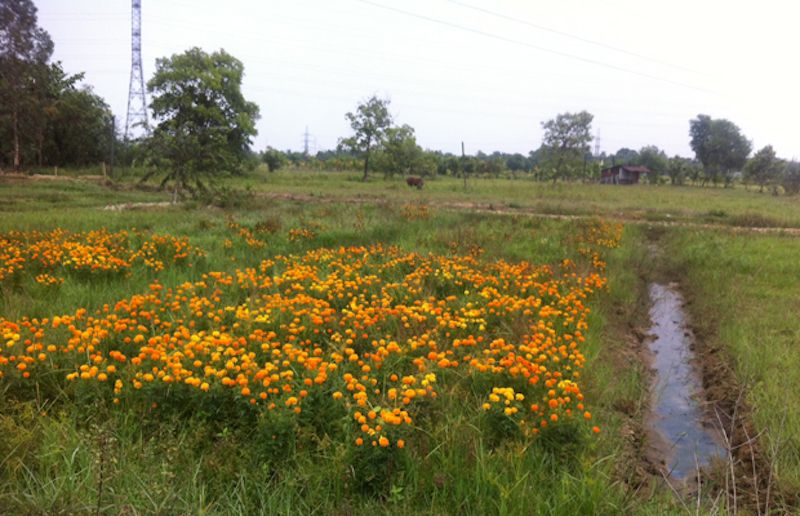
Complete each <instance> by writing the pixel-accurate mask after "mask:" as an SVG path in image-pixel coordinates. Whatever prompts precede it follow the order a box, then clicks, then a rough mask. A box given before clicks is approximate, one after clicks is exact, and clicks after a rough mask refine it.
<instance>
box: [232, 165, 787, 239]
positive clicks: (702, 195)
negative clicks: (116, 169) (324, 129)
mask: <svg viewBox="0 0 800 516" xmlns="http://www.w3.org/2000/svg"><path fill="white" fill-rule="evenodd" d="M238 181H239V183H240V184H241V185H242V186H247V187H249V188H251V189H252V191H253V192H256V193H261V192H263V193H270V194H276V193H277V194H281V193H283V194H304V195H314V196H317V197H320V196H323V197H333V198H348V199H353V198H355V199H358V198H361V199H365V198H366V199H370V200H387V201H392V202H396V201H400V202H408V201H417V200H419V201H423V202H427V203H430V204H431V205H433V206H436V205H437V204H442V203H465V202H469V203H480V204H483V205H489V204H491V205H492V206H493V207H494V208H496V209H503V208H507V209H512V210H530V211H534V212H537V213H543V214H553V215H584V216H601V217H612V218H613V217H620V218H624V219H638V220H656V221H671V222H675V221H677V222H695V223H698V222H699V223H710V224H724V225H733V226H737V225H745V226H748V225H752V226H767V227H769V226H787V227H800V203H798V202H797V199H795V198H793V197H772V196H770V195H768V194H765V193H758V192H755V191H752V190H746V189H744V188H741V187H738V188H702V187H695V186H681V187H674V186H666V185H662V186H653V185H645V184H641V185H633V186H611V185H599V184H583V183H569V184H566V183H557V184H552V183H549V182H536V181H532V180H530V179H527V178H524V177H522V176H521V177H520V178H519V179H505V178H503V179H488V178H480V179H473V180H470V181H468V188H467V190H464V188H463V183H462V182H461V181H460V180H459V179H458V178H451V177H439V178H435V179H433V180H426V182H425V187H424V189H423V190H422V191H418V190H416V189H412V188H408V186H407V185H406V184H405V182H404V181H403V179H402V178H393V179H388V180H384V179H383V178H381V177H373V178H371V179H370V181H368V182H367V183H364V182H362V181H361V180H360V178H359V176H358V175H357V174H354V173H353V174H351V173H346V172H342V173H331V172H312V171H301V170H293V171H278V172H275V173H268V172H264V171H261V170H259V171H257V172H253V173H251V174H249V175H247V176H246V177H243V178H240V179H239V180H238Z"/></svg>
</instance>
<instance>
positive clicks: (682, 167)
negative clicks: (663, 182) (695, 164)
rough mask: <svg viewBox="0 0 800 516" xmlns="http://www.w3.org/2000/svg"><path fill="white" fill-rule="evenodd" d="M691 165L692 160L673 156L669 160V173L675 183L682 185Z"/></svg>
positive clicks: (671, 180)
mask: <svg viewBox="0 0 800 516" xmlns="http://www.w3.org/2000/svg"><path fill="white" fill-rule="evenodd" d="M690 167H691V160H689V159H686V158H682V157H681V156H677V155H676V156H673V157H671V158H670V159H669V161H668V162H667V175H669V181H670V183H671V184H673V185H682V184H683V182H684V180H685V179H686V175H687V174H688V172H689V170H690Z"/></svg>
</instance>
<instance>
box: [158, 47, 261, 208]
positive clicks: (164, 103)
mask: <svg viewBox="0 0 800 516" xmlns="http://www.w3.org/2000/svg"><path fill="white" fill-rule="evenodd" d="M243 74H244V65H242V63H241V61H239V60H238V59H236V58H235V57H233V56H231V55H230V54H228V53H227V52H225V51H224V50H219V51H218V52H214V53H211V54H208V53H206V52H204V51H203V50H201V49H199V48H196V47H195V48H192V49H190V50H187V51H186V52H184V53H182V54H175V55H173V56H172V57H169V58H161V59H157V60H156V72H155V74H154V75H153V78H152V79H150V81H148V83H147V90H148V92H149V93H150V95H151V98H152V101H151V104H150V107H151V108H152V110H153V114H154V117H155V119H156V121H157V122H158V124H157V126H156V128H155V131H154V132H153V135H152V137H151V140H150V142H149V147H150V148H151V152H152V153H153V156H154V158H155V159H156V161H157V162H159V163H160V164H162V165H164V166H165V168H166V169H167V170H168V172H167V174H166V175H165V177H164V178H163V180H162V182H161V185H162V187H163V186H164V185H166V184H167V183H168V182H169V181H173V185H174V189H173V199H176V198H177V196H178V194H179V193H180V192H181V190H183V189H186V190H187V191H189V192H190V193H195V191H196V190H197V189H199V190H205V189H206V186H207V185H206V183H205V182H204V178H207V177H210V178H212V179H213V178H214V177H215V176H218V175H219V174H222V173H232V172H238V171H239V170H240V169H241V167H242V165H243V164H244V163H245V161H246V160H247V159H248V157H249V145H250V142H251V138H252V136H254V135H255V134H256V128H255V122H256V120H257V119H258V116H259V113H258V106H256V104H254V103H252V102H249V101H247V100H246V99H245V98H244V96H243V95H242V92H241V85H242V76H243Z"/></svg>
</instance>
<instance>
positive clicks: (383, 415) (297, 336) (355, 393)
mask: <svg viewBox="0 0 800 516" xmlns="http://www.w3.org/2000/svg"><path fill="white" fill-rule="evenodd" d="M620 234H621V228H620V227H619V226H612V225H608V224H600V223H595V224H592V225H588V226H587V227H586V228H585V229H584V231H582V232H581V234H580V235H579V236H578V237H577V238H576V239H575V242H574V245H575V246H576V247H575V248H576V250H578V251H579V255H580V256H582V258H580V259H576V260H574V261H573V260H570V259H564V260H563V261H561V262H560V263H556V264H540V263H537V262H536V257H531V260H530V261H525V262H516V263H512V262H508V261H504V260H499V259H488V258H485V257H483V256H481V255H480V253H478V252H475V253H472V254H469V255H464V256H460V255H447V256H445V255H437V254H420V253H416V252H411V251H408V250H403V249H400V248H398V247H393V246H390V245H385V244H375V245H371V246H355V247H339V248H312V249H310V250H308V251H306V252H303V253H299V254H296V255H285V256H284V255H277V256H272V257H266V256H268V255H265V257H264V259H263V260H261V261H260V263H259V264H258V265H257V266H254V267H242V268H237V269H233V270H225V271H211V272H205V273H199V272H198V273H197V275H196V278H195V280H194V281H187V282H184V283H180V284H174V285H167V284H165V283H163V282H162V280H160V279H159V277H158V275H157V273H158V272H159V271H161V270H163V269H165V268H170V267H191V266H192V264H193V262H194V260H195V259H197V258H199V257H201V256H203V254H204V252H203V250H201V249H199V248H196V247H194V246H192V245H191V244H190V242H189V240H188V239H187V238H182V237H173V236H169V235H167V236H163V235H151V234H148V233H144V232H135V231H133V232H125V231H121V232H116V233H114V232H109V231H105V230H99V231H91V232H86V233H70V232H68V231H65V230H60V229H56V230H53V231H51V232H47V233H41V232H12V233H8V234H5V235H0V249H2V250H1V251H0V285H5V286H9V285H11V284H13V283H14V282H19V281H21V280H22V279H23V278H25V277H27V278H29V279H30V278H33V279H34V281H36V282H37V283H38V284H40V285H42V286H44V288H58V285H59V284H60V283H61V282H63V281H64V278H65V277H67V278H68V277H72V276H75V277H77V278H78V279H80V280H81V281H94V278H95V277H98V276H101V275H109V274H110V275H118V274H119V275H125V274H128V273H129V272H130V270H131V269H132V268H134V267H146V268H148V269H150V270H151V271H152V272H153V274H154V279H153V281H152V282H151V284H150V286H149V289H148V290H147V291H146V292H139V293H136V294H133V295H130V296H128V297H126V298H124V299H119V300H118V301H117V302H116V303H109V304H106V305H104V306H102V307H100V308H99V309H96V310H89V309H87V308H78V309H76V310H74V311H73V312H71V313H66V314H52V315H50V316H48V317H43V318H32V317H22V318H20V319H18V320H6V319H0V337H1V338H2V341H0V344H1V345H2V347H0V385H2V384H6V385H7V386H12V387H19V388H21V389H24V388H25V386H30V385H35V384H37V383H42V384H44V383H48V384H54V385H57V386H58V388H59V389H60V390H61V391H60V392H63V393H64V394H63V395H64V396H68V397H79V396H80V397H84V398H85V397H87V396H88V397H90V398H95V399H102V400H107V402H108V403H109V405H111V406H112V407H113V410H126V407H129V408H131V409H133V408H136V407H143V406H147V407H148V410H151V411H158V410H159V403H164V402H165V401H166V402H169V400H170V399H175V400H187V399H189V400H195V401H196V403H198V406H201V405H202V404H203V403H206V402H207V403H210V404H221V403H224V404H235V405H236V406H239V407H240V409H241V410H244V411H254V412H257V413H259V414H276V415H279V416H280V417H283V418H300V417H302V415H303V414H308V413H312V414H313V413H314V412H319V413H321V414H322V413H324V414H325V415H326V417H334V418H338V419H339V420H340V421H342V422H343V423H344V424H345V426H346V427H347V428H348V429H349V430H348V431H347V432H345V433H343V434H342V435H343V437H342V438H343V439H346V441H347V443H348V444H349V445H352V446H356V447H369V446H374V447H376V448H387V449H402V448H404V447H406V446H410V445H411V444H412V443H413V442H414V439H415V436H417V435H418V433H419V432H421V431H424V430H425V428H424V425H425V424H426V423H425V421H424V420H423V419H421V418H420V416H419V414H420V412H421V411H422V410H423V409H424V407H426V406H430V405H431V404H436V403H437V402H438V400H440V399H441V398H442V397H444V396H453V395H456V394H454V393H457V392H458V390H457V389H455V388H454V387H455V386H456V385H457V384H464V383H465V382H469V383H470V385H471V386H472V387H471V388H472V389H479V390H480V397H481V400H480V402H479V403H478V405H479V409H480V411H481V412H482V413H483V414H484V416H485V417H487V418H495V419H497V420H498V421H502V422H503V424H511V425H512V426H513V428H514V429H515V430H516V431H517V432H519V433H520V435H525V436H528V437H529V438H535V436H536V435H537V434H538V433H540V432H541V431H542V429H544V428H548V427H553V426H557V425H561V424H564V422H565V421H573V422H578V423H577V424H581V425H585V426H586V427H587V428H592V430H594V431H595V432H599V431H600V429H599V428H598V427H596V426H593V425H594V423H593V422H591V421H589V420H591V419H592V415H591V412H590V410H589V403H588V400H585V399H584V395H583V392H582V389H581V384H582V382H581V369H582V368H583V367H584V364H585V357H584V350H583V345H584V342H585V339H586V333H587V330H588V315H589V313H590V308H589V300H590V298H591V297H592V295H593V294H594V293H595V292H596V291H597V290H598V289H602V288H604V287H605V286H606V282H607V279H606V277H605V262H604V258H603V253H604V251H605V250H607V249H609V248H613V247H615V246H616V245H617V244H618V242H619V238H620ZM238 237H240V238H242V239H249V240H252V243H251V242H249V241H248V246H249V247H250V248H251V252H259V250H261V249H262V248H264V247H267V248H268V247H269V240H268V239H267V240H266V243H265V244H263V245H262V244H258V245H255V244H256V243H257V242H263V241H260V240H259V241H256V240H255V238H254V237H253V235H252V234H250V233H247V232H244V233H242V231H239V235H238ZM313 237H314V233H313V232H312V231H311V230H303V229H294V230H291V232H290V240H291V241H293V242H294V241H296V240H301V239H302V240H305V241H308V240H311V239H313ZM232 238H237V235H232ZM229 242H231V243H230V245H229V244H228V242H226V245H225V248H226V249H227V248H229V247H230V246H232V245H233V243H232V241H229ZM9 288H10V287H9ZM204 400H207V401H204ZM465 401H466V399H465Z"/></svg>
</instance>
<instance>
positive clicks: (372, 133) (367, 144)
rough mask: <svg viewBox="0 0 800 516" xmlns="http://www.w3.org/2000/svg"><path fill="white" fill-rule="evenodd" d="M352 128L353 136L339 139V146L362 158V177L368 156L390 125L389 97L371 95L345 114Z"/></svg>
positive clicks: (366, 169)
mask: <svg viewBox="0 0 800 516" xmlns="http://www.w3.org/2000/svg"><path fill="white" fill-rule="evenodd" d="M345 118H347V120H348V121H349V122H350V127H351V128H352V129H353V133H354V134H353V136H350V137H349V138H343V139H341V140H340V141H339V147H340V148H343V149H349V150H351V151H353V152H355V153H357V154H359V155H360V156H361V158H362V159H363V160H364V177H363V180H364V181H366V180H367V176H368V174H369V158H370V154H371V153H372V151H373V149H374V148H375V147H380V145H381V144H382V143H383V140H384V138H385V137H386V131H387V130H388V129H389V128H390V127H391V126H392V115H391V114H390V113H389V99H379V98H378V97H377V96H375V95H373V96H372V97H370V98H369V99H367V100H365V101H363V102H362V103H361V104H359V105H358V106H357V107H356V110H355V112H349V113H346V114H345Z"/></svg>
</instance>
